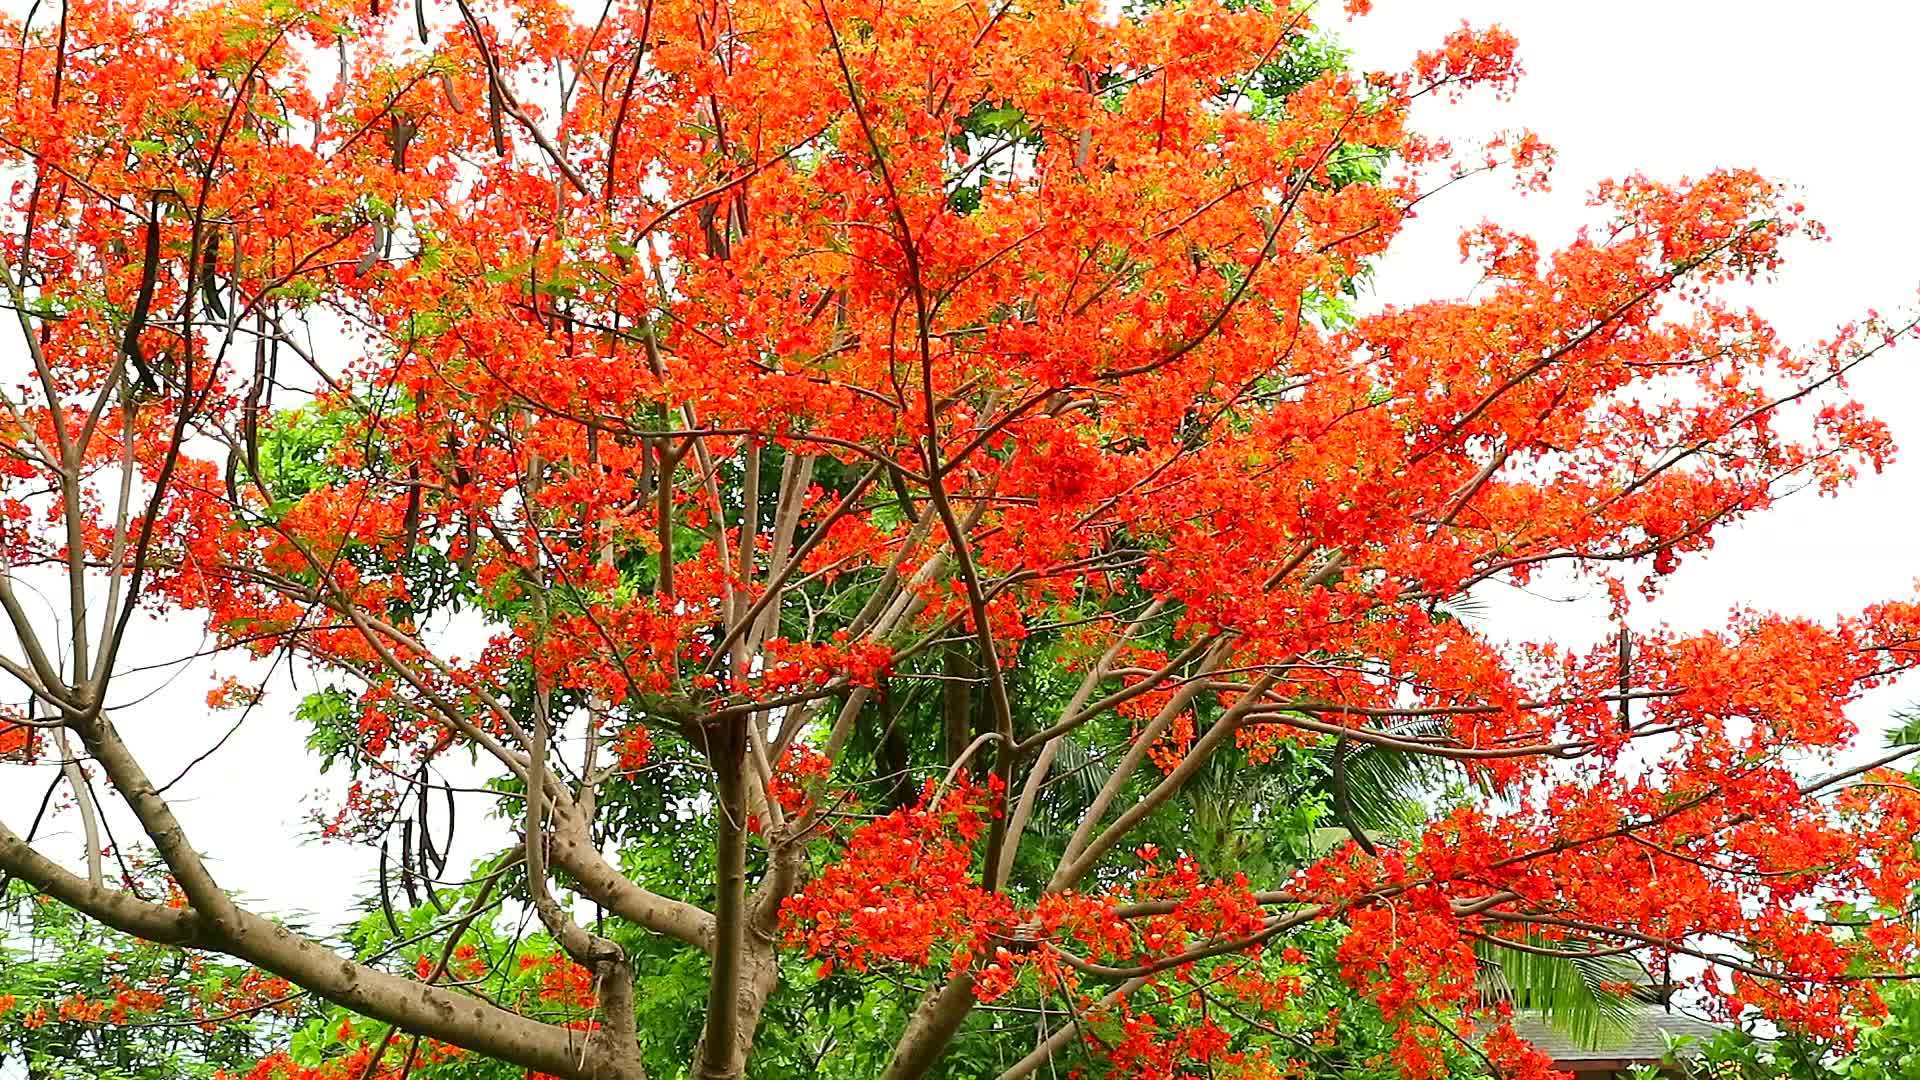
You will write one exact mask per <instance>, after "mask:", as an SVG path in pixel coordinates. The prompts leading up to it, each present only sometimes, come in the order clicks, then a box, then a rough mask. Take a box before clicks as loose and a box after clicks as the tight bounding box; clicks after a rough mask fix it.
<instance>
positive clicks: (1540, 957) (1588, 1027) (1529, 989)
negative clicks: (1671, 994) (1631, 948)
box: [1474, 939, 1646, 1050]
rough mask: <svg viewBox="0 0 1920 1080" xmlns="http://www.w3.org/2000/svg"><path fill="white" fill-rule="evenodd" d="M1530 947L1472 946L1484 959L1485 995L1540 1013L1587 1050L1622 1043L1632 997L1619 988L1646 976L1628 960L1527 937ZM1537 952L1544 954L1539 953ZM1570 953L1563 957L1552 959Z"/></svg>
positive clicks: (1629, 1023) (1630, 1024)
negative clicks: (1558, 952)
mask: <svg viewBox="0 0 1920 1080" xmlns="http://www.w3.org/2000/svg"><path fill="white" fill-rule="evenodd" d="M1522 944H1525V945H1527V946H1529V948H1526V949H1519V948H1513V947H1510V946H1506V945H1502V944H1500V943H1499V942H1495V941H1487V940H1481V941H1477V942H1475V943H1474V951H1475V952H1476V953H1477V954H1478V955H1479V957H1480V991H1481V995H1482V996H1483V997H1484V998H1486V999H1488V1000H1493V1001H1505V1002H1507V1003H1509V1004H1511V1005H1512V1006H1513V1007H1514V1008H1515V1009H1520V1010H1526V1011H1528V1012H1532V1013H1536V1014H1538V1015H1539V1016H1540V1018H1541V1019H1542V1020H1543V1021H1545V1022H1546V1024H1547V1025H1548V1026H1549V1027H1551V1028H1553V1029H1554V1030H1555V1031H1558V1032H1559V1033H1561V1034H1562V1035H1565V1036H1566V1037H1567V1038H1569V1039H1571V1040H1573V1042H1574V1043H1576V1044H1578V1045H1579V1046H1581V1047H1582V1048H1584V1049H1589V1050H1595V1049H1601V1048H1604V1047H1606V1046H1609V1045H1616V1044H1618V1043H1620V1042H1623V1041H1624V1040H1625V1038H1626V1036H1627V1034H1628V1032H1629V1031H1631V1030H1632V1027H1633V1011H1634V1006H1633V997H1632V995H1631V994H1630V993H1623V992H1621V991H1620V990H1619V989H1617V987H1618V986H1620V985H1623V984H1634V983H1638V982H1641V981H1643V980H1644V979H1645V978H1646V972H1645V969H1643V968H1642V967H1641V966H1640V963H1639V961H1637V960H1634V959H1632V958H1631V957H1627V956H1619V955H1613V956H1591V955H1584V954H1580V953H1577V952H1574V951H1572V949H1571V948H1569V947H1568V946H1567V944H1566V943H1564V942H1549V941H1546V940H1544V939H1529V940H1528V941H1526V942H1523V943H1522ZM1535 950H1545V951H1544V952H1542V951H1535ZM1558 950H1566V951H1565V952H1564V953H1563V954H1561V955H1549V954H1550V953H1553V952H1555V951H1558Z"/></svg>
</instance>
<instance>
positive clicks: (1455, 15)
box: [1327, 0, 1920, 741]
mask: <svg viewBox="0 0 1920 1080" xmlns="http://www.w3.org/2000/svg"><path fill="white" fill-rule="evenodd" d="M1463 19H1464V20H1466V21H1469V22H1471V23H1473V24H1474V25H1476V26H1484V25H1488V24H1493V23H1497V24H1499V25H1501V26H1504V27H1505V28H1506V29H1508V30H1509V31H1511V32H1512V33H1513V34H1514V35H1515V36H1516V37H1518V38H1519V41H1520V48H1519V56H1520V60H1521V64H1522V66H1523V67H1524V68H1525V70H1526V75H1525V77H1524V78H1523V79H1522V80H1521V82H1520V87H1519V89H1518V90H1517V91H1516V92H1515V93H1514V94H1513V95H1512V96H1511V98H1509V99H1507V100H1505V101H1498V100H1495V99H1493V98H1492V97H1491V96H1490V95H1487V94H1484V93H1482V94H1476V95H1474V96H1473V97H1471V98H1469V99H1468V100H1467V101H1465V102H1463V103H1460V104H1447V103H1440V102H1434V103H1432V104H1430V105H1429V104H1427V103H1423V104H1422V106H1421V109H1420V111H1419V112H1417V113H1416V125H1417V126H1419V127H1421V128H1422V130H1425V131H1428V132H1430V133H1434V134H1443V135H1448V136H1452V137H1456V138H1458V139H1459V140H1460V141H1462V142H1464V141H1467V140H1468V139H1469V138H1471V137H1474V136H1477V135H1481V134H1484V133H1486V132H1489V131H1492V130H1496V129H1502V128H1520V127H1524V128H1531V129H1533V130H1535V131H1537V132H1538V133H1539V134H1540V135H1541V136H1542V137H1543V138H1544V139H1545V140H1546V141H1547V142H1548V143H1549V144H1551V145H1552V146H1554V147H1555V149H1556V150H1557V151H1558V154H1557V165H1556V167H1555V169H1554V173H1553V177H1554V182H1553V190H1552V191H1551V192H1549V193H1546V194H1530V195H1522V194H1519V193H1516V192H1514V191H1513V190H1512V188H1511V187H1510V185H1508V184H1506V183H1505V182H1504V181H1503V180H1501V179H1499V178H1497V177H1488V178H1486V179H1485V180H1484V182H1479V183H1474V184H1470V185H1460V186H1458V187H1456V188H1454V189H1453V190H1452V191H1449V192H1447V193H1446V194H1443V195H1441V196H1438V197H1436V198H1435V199H1434V200H1432V202H1431V203H1429V204H1428V205H1429V206H1431V207H1432V209H1430V210H1425V211H1424V212H1423V216H1422V218H1421V219H1420V220H1418V221H1416V222H1415V223H1413V224H1412V225H1411V226H1410V227H1409V228H1408V230H1407V231H1406V233H1405V234H1404V235H1403V236H1402V238H1401V239H1400V241H1399V243H1398V244H1397V246H1396V247H1395V248H1394V249H1393V251H1392V252H1391V253H1390V254H1389V256H1388V257H1387V259H1386V260H1385V262H1384V263H1383V265H1382V266H1381V269H1380V273H1379V278H1378V285H1379V290H1378V295H1379V298H1380V299H1381V300H1383V301H1386V302H1411V301H1415V300H1419V299H1423V298H1429V297H1433V296H1438V295H1455V294H1458V293H1459V292H1460V291H1462V290H1463V289H1465V288H1467V287H1469V286H1471V284H1472V274H1471V272H1470V271H1469V270H1468V269H1467V268H1465V267H1462V266H1461V264H1460V260H1459V255H1458V249H1457V248H1456V247H1455V246H1454V239H1455V237H1456V235H1457V234H1458V232H1459V230H1460V229H1461V228H1462V227H1465V226H1469V225H1472V224H1475V223H1477V222H1479V221H1480V220H1482V219H1486V218H1491V219H1493V220H1497V221H1500V222H1502V223H1505V224H1509V225H1515V226H1520V227H1523V228H1525V229H1526V231H1528V232H1531V233H1533V234H1534V235H1535V236H1536V237H1538V238H1539V239H1540V240H1541V242H1542V247H1543V248H1546V247H1548V245H1550V244H1551V245H1558V244H1559V243H1561V242H1564V241H1565V240H1566V239H1568V238H1570V237H1571V236H1572V234H1573V232H1574V230H1575V229H1577V228H1578V227H1579V226H1580V225H1581V224H1583V223H1586V222H1589V221H1591V220H1592V218H1591V216H1590V215H1591V213H1592V212H1591V211H1590V210H1589V209H1588V208H1587V207H1586V206H1585V202H1586V196H1587V193H1588V192H1589V191H1590V190H1591V189H1592V187H1593V185H1594V184H1595V182H1597V181H1599V180H1601V179H1604V178H1607V177H1616V176H1623V175H1627V174H1630V173H1634V172H1643V173H1646V174H1647V175H1649V176H1652V177H1655V178H1657V179H1669V180H1671V179H1678V178H1680V177H1682V176H1685V175H1689V174H1691V175H1698V174H1700V173H1703V172H1705V171H1707V170H1709V169H1711V168H1715V167H1729V166H1730V167H1742V166H1744V167H1751V168H1755V169H1758V170H1760V171H1761V172H1762V173H1765V174H1766V175H1768V176H1770V177H1773V178H1774V179H1777V180H1781V181H1784V182H1787V183H1789V184H1791V185H1793V186H1795V187H1797V188H1798V189H1799V191H1800V193H1801V195H1802V196H1803V198H1804V201H1805V202H1806V203H1807V206H1808V210H1809V213H1811V214H1812V216H1813V217H1815V218H1816V219H1818V220H1820V221H1822V222H1824V223H1825V224H1826V225H1827V227H1828V229H1829V231H1830V234H1831V235H1830V239H1829V240H1828V241H1827V242H1825V243H1820V244H1802V245H1799V246H1798V248H1797V249H1795V250H1794V251H1793V257H1792V258H1791V259H1790V261H1789V263H1788V265H1787V268H1786V271H1785V273H1784V274H1783V275H1782V277H1781V279H1780V281H1779V282H1777V283H1775V284H1772V285H1768V286H1762V287H1760V288H1757V289H1755V290H1752V292H1751V294H1750V295H1749V296H1748V297H1747V299H1749V301H1750V302H1751V303H1752V304H1753V305H1754V306H1755V307H1756V308H1757V309H1758V310H1760V311H1761V312H1762V313H1763V314H1764V315H1766V316H1768V317H1769V318H1770V319H1771V320H1772V321H1773V322H1774V324H1775V325H1776V326H1778V327H1779V328H1780V330H1781V332H1782V334H1783V336H1784V337H1785V339H1786V340H1788V341H1795V342H1800V341H1814V340H1817V339H1819V338H1821V337H1824V336H1827V335H1828V334H1830V333H1831V331H1832V330H1833V328H1834V327H1835V326H1837V325H1838V324H1840V323H1842V322H1846V321H1848V320H1850V319H1853V318H1856V317H1859V316H1861V315H1863V314H1864V313H1865V311H1866V309H1868V308H1878V309H1879V310H1880V311H1882V312H1886V313H1893V312H1896V311H1898V310H1901V309H1904V308H1906V307H1908V306H1911V304H1912V302H1913V301H1914V299H1915V298H1916V295H1920V257H1916V255H1915V253H1916V252H1920V216H1916V215H1915V214H1914V213H1913V212H1912V209H1911V200H1912V179H1911V178H1912V176H1913V175H1914V172H1915V165H1916V164H1920V150H1917V149H1916V148H1915V145H1914V143H1913V141H1912V140H1911V139H1910V138H1908V137H1907V136H1906V135H1905V133H1904V132H1903V131H1902V130H1901V128H1900V127H1899V126H1898V125H1889V124H1888V122H1887V121H1888V120H1889V118H1890V116H1891V110H1892V109H1893V108H1894V107H1895V106H1894V103H1896V102H1901V101H1904V100H1907V99H1908V98H1909V97H1910V96H1911V93H1912V90H1911V86H1910V82H1911V80H1910V78H1909V77H1908V75H1907V72H1908V71H1909V70H1910V66H1909V65H1910V64H1911V47H1912V43H1913V42H1914V41H1915V40H1916V39H1917V38H1920V5H1911V4H1903V3H1891V2H1887V0H1829V2H1827V3H1824V4H1819V5H1808V4H1805V3H1785V2H1780V0H1762V2H1757V3H1756V2H1751V0H1748V2H1737V0H1609V2H1607V3H1603V4H1596V3H1572V2H1565V0H1444V2H1443V0H1376V2H1375V5H1374V9H1373V13H1372V14H1371V15H1369V16H1366V17H1364V18H1361V19H1358V20H1355V21H1354V22H1352V23H1351V24H1347V23H1345V22H1344V20H1341V19H1340V18H1339V17H1338V16H1337V15H1336V16H1334V17H1333V18H1331V19H1329V20H1328V21H1327V25H1328V26H1329V27H1331V28H1332V29H1334V30H1335V32H1336V33H1338V34H1339V35H1340V36H1341V38H1342V39H1343V40H1344V41H1345V42H1347V43H1348V44H1349V45H1350V46H1351V47H1353V48H1354V50H1355V53H1356V56H1355V60H1356V63H1357V65H1358V66H1360V67H1362V68H1385V69H1394V68H1398V67H1400V66H1403V65H1404V64H1405V62H1406V61H1407V60H1408V59H1409V58H1410V57H1411V56H1412V55H1413V54H1414V53H1416V52H1418V51H1419V50H1421V49H1424V48H1429V47H1431V46H1432V44H1433V43H1434V42H1436V41H1438V40H1439V39H1440V37H1441V36H1443V35H1444V34H1446V33H1448V32H1449V31H1450V30H1452V29H1454V28H1455V27H1457V26H1459V25H1460V23H1461V21H1462V20H1463ZM1852 390H1853V392H1854V394H1855V395H1856V396H1857V397H1858V398H1860V399H1861V400H1863V401H1865V402H1866V403H1867V405H1868V406H1869V408H1871V409H1873V410H1874V411H1876V412H1877V413H1878V415H1879V416H1880V417H1881V418H1883V419H1884V420H1886V421H1887V422H1888V423H1889V424H1890V425H1891V427H1892V429H1893V433H1894V436H1895V439H1896V441H1897V442H1898V444H1899V445H1900V446H1902V447H1903V448H1906V449H1907V454H1906V455H1905V456H1904V457H1903V458H1901V459H1899V460H1897V461H1896V463H1895V464H1894V465H1892V466H1891V467H1890V468H1888V469H1887V471H1886V472H1885V473H1883V474H1881V475H1879V476H1867V477H1865V478H1863V479H1862V480H1861V481H1860V482H1859V483H1858V484H1857V485H1856V486H1854V487H1852V488H1851V489H1848V490H1846V491H1844V492H1842V493H1841V494H1840V495H1839V496H1838V497H1835V498H1826V499H1823V498H1819V497H1817V496H1815V495H1813V494H1812V493H1806V494H1802V495H1797V496H1794V497H1791V498H1788V499H1786V500H1784V501H1782V502H1781V503H1779V504H1777V505H1776V506H1775V507H1774V508H1773V509H1771V510H1770V511H1768V512H1767V513H1765V514H1762V515H1760V516H1758V517H1755V518H1752V519H1750V520H1749V521H1747V522H1744V523H1742V524H1740V525H1738V526H1735V527H1734V528H1732V529H1730V530H1728V531H1727V532H1725V533H1724V534H1722V537H1721V539H1720V541H1719V543H1718V545H1717V546H1716V548H1715V549H1714V550H1712V551H1711V552H1708V553H1706V555H1705V556H1704V557H1701V556H1695V557H1692V558H1689V559H1688V560H1686V561H1685V562H1683V563H1682V566H1681V569H1680V570H1679V571H1678V572H1677V573H1676V574H1675V575H1673V577H1671V578H1670V579H1669V580H1668V583H1667V585H1666V587H1665V590H1664V592H1663V594H1662V595H1661V597H1660V598H1659V599H1658V600H1657V601H1655V602H1654V603H1651V604H1646V603H1642V604H1641V605H1640V606H1639V607H1638V608H1636V609H1635V611H1634V613H1633V616H1632V623H1633V625H1634V626H1635V627H1636V628H1646V627H1648V626H1651V625H1654V624H1656V623H1659V622H1662V621H1664V622H1668V623H1671V624H1672V625H1673V626H1675V627H1676V628H1681V629H1687V628H1706V627H1711V626H1715V625H1718V624H1720V623H1721V622H1722V621H1723V620H1724V618H1725V616H1726V614H1727V612H1728V610H1729V609H1730V608H1732V607H1734V606H1735V605H1752V606H1755V607H1759V608H1762V609H1770V610H1777V611H1781V612H1785V613H1792V614H1801V615H1810V616H1830V615H1833V614H1838V613H1842V612H1848V611H1852V610H1855V609H1857V608H1859V607H1861V606H1864V605H1866V604H1869V603H1872V602H1874V601H1876V600H1882V599H1891V598H1896V597H1904V596H1906V595H1908V594H1909V593H1911V592H1912V591H1913V589H1914V582H1915V579H1916V576H1917V575H1920V558H1916V557H1915V556H1916V554H1920V543H1917V542H1916V539H1915V526H1916V524H1920V515H1916V513H1915V510H1914V508H1913V499H1914V496H1915V495H1916V494H1920V342H1915V343H1912V344H1909V345H1907V346H1906V347H1904V348H1902V349H1899V350H1895V351H1894V352H1893V353H1891V354H1882V355H1881V357H1879V358H1877V359H1876V360H1874V361H1871V362H1869V364H1867V365H1865V366H1864V367H1863V369H1861V370H1860V372H1859V373H1858V374H1857V375H1856V377H1855V378H1854V379H1853V383H1852ZM1535 591H1537V592H1540V593H1546V594H1551V595H1554V596H1556V597H1560V598H1564V597H1567V596H1568V595H1570V593H1569V591H1568V590H1566V589H1565V588H1562V589H1561V590H1560V591H1558V592H1555V590H1554V588H1553V587H1552V586H1550V585H1548V584H1547V583H1545V582H1542V583H1541V584H1540V586H1539V587H1538V588H1537V589H1536V590H1535ZM1605 615H1606V612H1605V610H1604V607H1603V606H1602V605H1601V604H1600V603H1599V600H1598V598H1597V597H1593V596H1588V598H1587V602H1585V603H1565V602H1553V601H1549V600H1544V599H1540V598H1538V597H1529V596H1525V595H1521V594H1517V593H1515V592H1513V591H1512V590H1507V591H1506V592H1505V593H1504V595H1503V596H1500V597H1499V598H1498V599H1497V600H1496V604H1495V607H1494V608H1493V611H1492V621H1493V623H1494V625H1495V626H1497V627H1498V628H1499V629H1500V630H1501V631H1503V632H1505V633H1513V634H1516V635H1519V636H1525V637H1546V638H1555V639H1559V640H1562V641H1566V642H1568V643H1588V642H1592V641H1594V640H1597V639H1599V638H1601V637H1603V636H1605V635H1607V634H1609V633H1610V627H1609V624H1608V623H1607V622H1606V621H1605ZM1914 689H1915V687H1913V686H1912V684H1909V685H1908V686H1907V687H1905V688H1901V687H1894V688H1891V689H1888V690H1885V691H1881V692H1878V693H1876V694H1875V695H1873V696H1872V697H1870V698H1869V699H1867V700H1865V701H1863V702H1861V704H1860V706H1859V707H1858V709H1857V711H1856V713H1855V719H1856V720H1857V722H1859V723H1860V724H1861V725H1862V726H1863V727H1867V728H1869V729H1870V730H1872V729H1876V728H1877V727H1878V725H1879V724H1880V723H1881V722H1882V721H1883V719H1884V716H1885V714H1886V712H1887V711H1888V709H1890V708H1892V707H1896V706H1898V705H1900V704H1903V703H1904V702H1905V701H1906V700H1907V698H1908V696H1909V695H1910V694H1911V693H1912V692H1913V691H1914ZM1870 737H1871V736H1870ZM1876 741H1877V740H1876Z"/></svg>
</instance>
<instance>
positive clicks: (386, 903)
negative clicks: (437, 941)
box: [379, 837, 400, 938]
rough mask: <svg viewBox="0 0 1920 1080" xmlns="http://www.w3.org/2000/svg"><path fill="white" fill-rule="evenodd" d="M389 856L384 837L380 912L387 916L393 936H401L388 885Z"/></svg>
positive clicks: (388, 927)
mask: <svg viewBox="0 0 1920 1080" xmlns="http://www.w3.org/2000/svg"><path fill="white" fill-rule="evenodd" d="M387 858H388V855H387V841H386V838H385V837H382V838H381V840H380V880H379V887H380V912H381V914H383V915H385V916H386V917H387V929H389V930H391V931H393V936H394V937H396V938H397V937H399V936H400V920H399V919H396V918H394V915H393V894H392V890H391V889H390V888H389V887H388V885H387Z"/></svg>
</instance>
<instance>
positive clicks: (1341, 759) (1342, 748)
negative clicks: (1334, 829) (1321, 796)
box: [1333, 732, 1380, 855]
mask: <svg viewBox="0 0 1920 1080" xmlns="http://www.w3.org/2000/svg"><path fill="white" fill-rule="evenodd" d="M1333 812H1334V813H1335V814H1337V815H1339V817H1340V824H1342V825H1345V826H1346V827H1347V832H1348V833H1349V834H1351V835H1352V836H1353V842H1354V843H1356V844H1359V845H1360V850H1361V851H1364V852H1366V853H1367V854H1369V855H1379V854H1380V849H1379V848H1376V847H1374V846H1373V838H1372V837H1370V836H1368V835H1367V830H1365V829H1363V828H1361V827H1360V822H1359V820H1358V819H1357V818H1355V817H1354V816H1353V799H1352V797H1351V795H1350V794H1349V793H1348V791H1347V736H1346V733H1345V732H1342V733H1341V734H1340V735H1339V736H1338V737H1337V738H1335V739H1334V740H1333Z"/></svg>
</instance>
